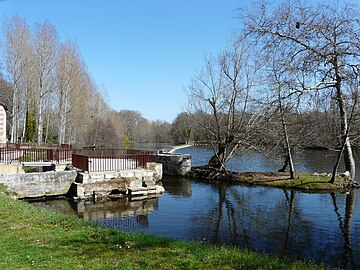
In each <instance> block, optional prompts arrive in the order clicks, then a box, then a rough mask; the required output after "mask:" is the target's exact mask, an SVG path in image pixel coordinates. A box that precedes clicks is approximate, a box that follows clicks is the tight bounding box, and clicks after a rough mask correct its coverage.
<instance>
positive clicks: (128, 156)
mask: <svg viewBox="0 0 360 270" xmlns="http://www.w3.org/2000/svg"><path fill="white" fill-rule="evenodd" d="M156 161H157V152H156V151H144V150H127V149H72V147H68V146H67V147H56V146H54V147H52V148H43V147H42V148H34V147H32V146H28V145H26V146H25V145H7V147H6V148H0V164H11V163H27V162H52V163H55V164H59V163H60V162H68V163H70V162H71V163H72V165H73V167H76V168H78V169H80V170H83V171H88V172H98V171H119V170H131V169H137V168H146V164H147V163H148V162H156Z"/></svg>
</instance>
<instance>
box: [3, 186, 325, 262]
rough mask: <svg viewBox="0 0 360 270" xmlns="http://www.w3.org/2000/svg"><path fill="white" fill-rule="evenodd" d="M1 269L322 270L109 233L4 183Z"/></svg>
mask: <svg viewBox="0 0 360 270" xmlns="http://www.w3.org/2000/svg"><path fill="white" fill-rule="evenodd" d="M0 269H323V267H320V266H316V265H314V264H310V263H305V262H300V261H293V260H289V259H279V258H275V257H270V256H267V255H259V254H257V253H254V252H250V251H239V250H238V249H236V248H226V247H214V246H206V245H203V244H201V243H188V242H183V241H174V240H170V239H166V238H162V237H155V236H151V235H146V234H129V233H125V232H120V231H118V230H114V229H107V228H103V227H100V226H96V225H93V224H91V223H89V222H86V221H83V220H80V219H78V218H76V217H72V216H66V215H63V214H60V213H57V212H50V211H48V210H44V209H38V208H36V207H34V206H32V205H29V204H27V203H25V202H21V201H15V200H13V199H12V198H10V197H9V196H8V195H7V194H6V192H5V188H4V187H3V186H1V185H0Z"/></svg>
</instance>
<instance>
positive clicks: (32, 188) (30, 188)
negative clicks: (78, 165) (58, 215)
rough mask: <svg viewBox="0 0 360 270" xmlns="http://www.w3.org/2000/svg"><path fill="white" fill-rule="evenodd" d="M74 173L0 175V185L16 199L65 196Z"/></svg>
mask: <svg viewBox="0 0 360 270" xmlns="http://www.w3.org/2000/svg"><path fill="white" fill-rule="evenodd" d="M76 176H77V173H76V171H63V172H44V173H24V174H6V175H0V184H4V185H5V186H7V188H8V191H9V192H11V193H13V194H14V196H15V197H16V198H18V199H21V198H34V197H43V196H57V195H64V194H67V193H68V191H69V189H70V186H71V184H72V183H73V182H74V181H75V179H76Z"/></svg>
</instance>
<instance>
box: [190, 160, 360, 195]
mask: <svg viewBox="0 0 360 270" xmlns="http://www.w3.org/2000/svg"><path fill="white" fill-rule="evenodd" d="M191 176H192V177H195V178H199V179H206V180H210V181H224V182H234V183H242V184H247V185H258V186H268V187H275V188H282V189H293V190H299V191H305V192H320V193H322V192H344V191H348V190H350V189H352V188H356V187H359V185H358V184H357V183H356V182H353V181H351V180H349V179H347V178H346V177H342V176H337V177H336V180H335V182H334V183H330V182H329V180H330V178H331V175H329V174H311V173H296V176H295V179H290V178H289V174H288V173H281V172H227V173H225V172H221V171H219V170H216V169H213V168H209V167H207V166H203V167H194V168H192V171H191Z"/></svg>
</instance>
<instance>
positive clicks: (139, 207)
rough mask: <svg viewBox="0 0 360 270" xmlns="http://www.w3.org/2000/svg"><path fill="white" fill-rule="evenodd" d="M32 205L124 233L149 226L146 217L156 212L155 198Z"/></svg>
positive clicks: (62, 201)
mask: <svg viewBox="0 0 360 270" xmlns="http://www.w3.org/2000/svg"><path fill="white" fill-rule="evenodd" d="M31 203H32V204H33V205H35V206H37V207H40V208H47V209H49V210H52V211H59V212H62V213H65V214H70V215H77V216H78V217H80V218H82V219H85V220H89V221H92V222H94V223H98V224H101V225H104V226H106V227H111V228H118V229H122V230H126V231H134V230H136V229H138V228H147V227H148V226H149V221H148V215H149V213H152V212H154V211H156V210H157V208H158V200H157V198H146V199H143V200H134V199H129V198H121V199H114V200H108V201H97V202H91V201H72V200H65V199H64V200H50V201H33V202H31Z"/></svg>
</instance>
